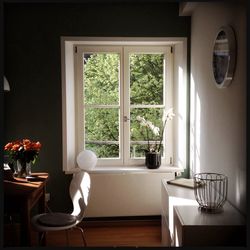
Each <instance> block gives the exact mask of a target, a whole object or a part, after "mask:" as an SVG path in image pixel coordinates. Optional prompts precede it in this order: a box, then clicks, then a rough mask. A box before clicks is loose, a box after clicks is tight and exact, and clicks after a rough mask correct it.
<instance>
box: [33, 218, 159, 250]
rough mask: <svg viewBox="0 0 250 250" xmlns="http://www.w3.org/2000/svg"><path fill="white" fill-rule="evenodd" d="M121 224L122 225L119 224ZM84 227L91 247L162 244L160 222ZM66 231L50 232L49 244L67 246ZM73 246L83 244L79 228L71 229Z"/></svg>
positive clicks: (103, 224)
mask: <svg viewBox="0 0 250 250" xmlns="http://www.w3.org/2000/svg"><path fill="white" fill-rule="evenodd" d="M119 224H120V225H119ZM83 228H84V232H85V239H86V241H87V246H89V247H119V246H127V247H154V246H161V226H160V222H157V223H155V222H154V223H152V222H149V223H147V222H144V223H140V222H139V223H136V222H133V223H131V225H129V223H123V222H121V223H116V224H112V225H110V224H109V223H107V224H106V225H105V223H103V222H102V223H101V225H99V226H97V225H89V226H86V227H83ZM66 236H67V235H66V232H65V231H60V232H49V233H48V234H47V246H52V247H56V246H58V247H59V246H67V237H66ZM36 238H37V237H34V239H33V245H34V246H36V245H37V241H36ZM69 238H70V243H69V246H71V247H79V246H83V240H82V237H81V233H80V231H79V230H77V229H73V230H70V231H69Z"/></svg>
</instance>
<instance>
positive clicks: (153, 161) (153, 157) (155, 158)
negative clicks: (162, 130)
mask: <svg viewBox="0 0 250 250" xmlns="http://www.w3.org/2000/svg"><path fill="white" fill-rule="evenodd" d="M146 166H147V168H150V169H156V168H159V167H160V166H161V154H160V153H155V152H147V153H146Z"/></svg>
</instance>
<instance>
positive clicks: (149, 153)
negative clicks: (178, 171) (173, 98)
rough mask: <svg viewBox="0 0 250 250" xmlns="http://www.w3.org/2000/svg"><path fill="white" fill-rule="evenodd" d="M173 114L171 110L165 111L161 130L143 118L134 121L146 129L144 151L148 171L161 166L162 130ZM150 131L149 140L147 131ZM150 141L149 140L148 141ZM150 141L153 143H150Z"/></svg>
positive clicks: (138, 117)
mask: <svg viewBox="0 0 250 250" xmlns="http://www.w3.org/2000/svg"><path fill="white" fill-rule="evenodd" d="M174 116H175V114H174V113H173V108H170V109H169V110H168V111H167V114H166V117H165V119H164V120H163V124H162V126H161V128H159V127H156V126H155V125H154V124H153V123H152V122H151V121H147V120H146V119H145V118H144V117H141V116H137V117H136V119H137V121H138V122H140V125H141V127H145V128H146V136H145V137H146V139H147V142H148V144H147V149H146V150H145V164H146V166H147V168H149V169H156V168H159V167H160V165H161V153H162V142H163V136H164V130H165V127H166V124H167V122H168V121H169V120H172V119H173V117H174ZM150 130H151V132H152V134H153V135H154V138H149V131H150ZM150 139H151V140H150ZM152 141H153V142H154V143H152ZM150 142H151V143H150ZM158 142H159V143H158Z"/></svg>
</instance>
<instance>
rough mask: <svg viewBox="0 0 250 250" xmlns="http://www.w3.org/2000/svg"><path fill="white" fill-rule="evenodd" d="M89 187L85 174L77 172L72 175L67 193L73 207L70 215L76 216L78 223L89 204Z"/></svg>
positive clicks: (88, 178)
mask: <svg viewBox="0 0 250 250" xmlns="http://www.w3.org/2000/svg"><path fill="white" fill-rule="evenodd" d="M90 186H91V181H90V176H89V174H88V173H87V172H84V171H79V172H77V173H74V174H73V177H72V180H71V183H70V186H69V193H70V197H71V200H72V203H73V207H74V209H73V212H72V215H74V216H77V219H78V220H80V221H81V220H82V219H83V216H84V212H85V210H86V207H87V205H88V202H89V194H90Z"/></svg>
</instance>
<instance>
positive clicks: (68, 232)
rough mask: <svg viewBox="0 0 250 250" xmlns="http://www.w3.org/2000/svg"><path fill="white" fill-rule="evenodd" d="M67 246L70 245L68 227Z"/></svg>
mask: <svg viewBox="0 0 250 250" xmlns="http://www.w3.org/2000/svg"><path fill="white" fill-rule="evenodd" d="M66 236H67V246H69V229H66Z"/></svg>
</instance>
